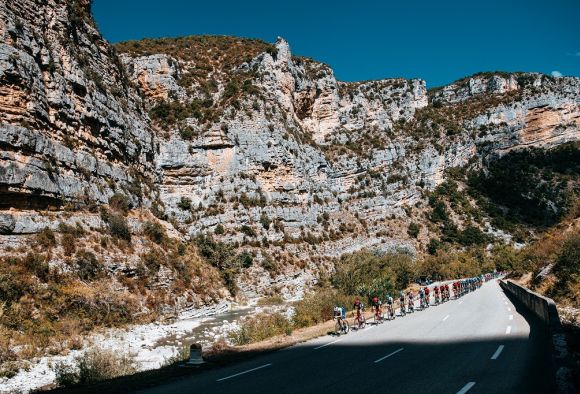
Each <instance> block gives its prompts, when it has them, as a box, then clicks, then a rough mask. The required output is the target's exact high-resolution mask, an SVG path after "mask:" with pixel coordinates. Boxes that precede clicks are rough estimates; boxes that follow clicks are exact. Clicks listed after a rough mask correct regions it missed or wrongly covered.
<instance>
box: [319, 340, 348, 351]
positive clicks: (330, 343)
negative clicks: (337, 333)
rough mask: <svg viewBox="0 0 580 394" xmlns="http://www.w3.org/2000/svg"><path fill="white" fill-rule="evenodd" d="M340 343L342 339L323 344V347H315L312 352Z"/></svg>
mask: <svg viewBox="0 0 580 394" xmlns="http://www.w3.org/2000/svg"><path fill="white" fill-rule="evenodd" d="M340 341H342V339H337V340H336V341H332V342H328V343H325V344H324V345H320V346H318V347H315V348H314V350H318V349H322V348H323V347H326V346H329V345H332V344H333V343H336V342H340Z"/></svg>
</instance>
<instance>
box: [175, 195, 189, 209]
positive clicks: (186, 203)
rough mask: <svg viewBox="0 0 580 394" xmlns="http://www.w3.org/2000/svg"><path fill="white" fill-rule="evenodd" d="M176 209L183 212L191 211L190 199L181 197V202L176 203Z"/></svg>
mask: <svg viewBox="0 0 580 394" xmlns="http://www.w3.org/2000/svg"><path fill="white" fill-rule="evenodd" d="M177 207H178V208H179V209H181V210H183V211H190V210H191V199H189V198H187V197H181V200H179V202H178V203H177Z"/></svg>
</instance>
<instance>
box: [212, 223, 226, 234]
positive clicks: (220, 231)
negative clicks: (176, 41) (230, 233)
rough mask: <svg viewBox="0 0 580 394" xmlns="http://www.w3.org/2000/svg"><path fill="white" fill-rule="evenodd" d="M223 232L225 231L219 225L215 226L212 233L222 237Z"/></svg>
mask: <svg viewBox="0 0 580 394" xmlns="http://www.w3.org/2000/svg"><path fill="white" fill-rule="evenodd" d="M225 232H226V230H225V229H224V226H222V225H221V223H220V224H218V225H217V226H215V230H214V233H215V234H216V235H223V234H224V233H225Z"/></svg>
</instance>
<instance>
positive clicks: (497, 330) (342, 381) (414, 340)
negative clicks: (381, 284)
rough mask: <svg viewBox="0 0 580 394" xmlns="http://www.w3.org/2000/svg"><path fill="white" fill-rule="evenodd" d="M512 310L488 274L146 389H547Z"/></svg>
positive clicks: (528, 323) (539, 335) (539, 346)
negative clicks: (449, 292)
mask: <svg viewBox="0 0 580 394" xmlns="http://www.w3.org/2000/svg"><path fill="white" fill-rule="evenodd" d="M519 308H520V307H519V306H518V309H516V307H514V305H513V304H512V302H511V301H510V299H509V298H507V297H506V295H504V293H503V291H502V290H501V288H500V287H499V285H498V284H497V282H495V281H492V282H488V283H486V284H484V285H483V286H482V287H481V288H480V289H479V290H477V291H476V292H473V293H470V294H467V295H466V296H464V297H462V298H460V299H459V300H454V301H450V302H447V303H445V304H442V305H439V306H436V307H434V306H432V307H430V308H428V309H426V310H424V311H418V312H415V313H413V314H409V315H407V316H405V317H397V318H396V319H395V320H394V321H390V322H385V323H384V324H381V325H377V326H369V325H367V328H365V329H363V330H360V331H358V332H351V333H350V334H348V335H344V336H341V337H332V336H326V337H322V338H318V339H315V340H312V341H309V342H306V343H303V344H300V345H297V346H293V347H291V348H288V349H285V350H282V351H278V352H274V353H270V354H267V355H264V356H261V357H257V358H254V359H251V360H248V361H246V362H241V363H238V364H235V365H232V366H228V367H224V368H219V369H213V370H209V371H207V372H204V373H201V374H196V375H195V376H190V377H185V378H181V379H179V380H174V381H168V382H166V383H165V384H163V385H161V386H157V387H153V388H150V389H148V390H147V391H145V392H148V393H160V392H163V393H193V392H200V393H314V392H316V393H326V392H330V391H334V390H341V391H344V392H348V393H358V392H361V393H363V392H364V393H369V392H371V393H372V392H393V393H414V394H417V393H466V392H469V393H470V394H471V393H550V392H553V391H554V389H553V387H554V382H553V380H552V370H551V366H550V365H551V364H550V353H549V348H548V342H547V341H546V339H545V335H546V333H545V332H544V331H543V328H542V326H541V324H540V323H539V322H537V321H535V320H533V318H531V317H529V316H528V315H527V314H525V311H524V310H520V309H519ZM522 314H524V315H522ZM524 316H525V318H524ZM526 318H527V319H529V320H526Z"/></svg>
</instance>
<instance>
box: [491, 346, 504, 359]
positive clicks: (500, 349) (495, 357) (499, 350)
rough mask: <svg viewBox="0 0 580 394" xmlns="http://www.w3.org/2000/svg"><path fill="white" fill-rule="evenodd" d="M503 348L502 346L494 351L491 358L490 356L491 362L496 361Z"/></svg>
mask: <svg viewBox="0 0 580 394" xmlns="http://www.w3.org/2000/svg"><path fill="white" fill-rule="evenodd" d="M503 348H504V346H503V345H499V346H498V348H497V350H496V351H495V353H494V354H493V356H491V359H492V360H497V358H498V357H499V355H500V354H501V352H502V351H503Z"/></svg>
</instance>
